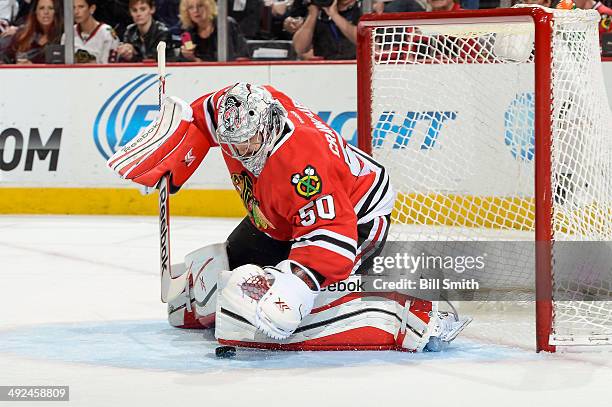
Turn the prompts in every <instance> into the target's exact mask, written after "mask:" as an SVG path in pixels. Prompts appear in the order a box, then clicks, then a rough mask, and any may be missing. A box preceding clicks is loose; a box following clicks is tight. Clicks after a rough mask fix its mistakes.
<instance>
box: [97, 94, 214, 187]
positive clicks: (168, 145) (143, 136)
mask: <svg viewBox="0 0 612 407" xmlns="http://www.w3.org/2000/svg"><path fill="white" fill-rule="evenodd" d="M192 121H193V111H192V109H191V106H189V104H187V103H186V102H184V101H183V100H181V99H179V98H177V97H166V98H165V99H164V102H163V105H162V107H161V109H160V112H159V114H158V117H157V119H156V120H155V121H154V122H153V123H151V124H150V125H149V126H147V127H146V128H145V129H144V130H143V131H142V132H140V133H139V134H138V136H137V137H136V138H134V139H133V140H132V141H131V142H129V143H128V144H126V145H125V146H123V147H122V148H121V149H120V150H119V151H117V152H116V153H115V154H114V155H113V156H112V157H111V158H110V159H109V160H108V161H107V163H106V164H107V165H108V167H109V168H110V169H112V170H113V171H114V172H116V173H117V174H119V175H120V176H121V177H122V178H124V179H129V180H132V181H134V182H136V183H138V184H141V185H145V186H148V187H154V186H156V185H157V184H158V182H159V180H160V179H161V177H163V176H164V175H165V174H168V173H170V174H171V183H172V188H171V192H176V191H177V190H178V189H179V188H180V187H181V186H182V185H183V184H184V183H185V181H187V179H189V177H191V175H192V174H193V173H194V172H195V170H196V169H197V168H198V166H199V165H200V163H201V162H202V160H203V159H204V157H205V156H206V154H207V153H208V150H209V149H210V143H209V142H208V141H207V140H206V138H205V137H203V136H202V133H201V132H200V131H199V130H198V129H197V128H196V127H195V126H192V125H191V122H192Z"/></svg>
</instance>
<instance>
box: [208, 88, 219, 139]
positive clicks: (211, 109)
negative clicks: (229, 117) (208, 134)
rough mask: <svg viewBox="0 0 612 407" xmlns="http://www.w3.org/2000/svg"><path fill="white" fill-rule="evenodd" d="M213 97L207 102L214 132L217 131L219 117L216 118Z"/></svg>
mask: <svg viewBox="0 0 612 407" xmlns="http://www.w3.org/2000/svg"><path fill="white" fill-rule="evenodd" d="M212 99H213V97H212V95H211V96H209V97H208V100H207V101H206V111H207V112H208V116H210V122H211V123H212V125H213V130H214V131H217V117H216V116H215V108H214V107H213V104H212Z"/></svg>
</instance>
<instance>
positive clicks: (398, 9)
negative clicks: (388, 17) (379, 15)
mask: <svg viewBox="0 0 612 407" xmlns="http://www.w3.org/2000/svg"><path fill="white" fill-rule="evenodd" d="M374 8H375V10H376V9H379V8H382V12H383V13H403V12H412V11H425V7H424V6H423V5H422V4H421V3H419V2H418V1H417V0H392V1H386V2H385V1H383V2H376V3H374ZM376 11H378V10H376Z"/></svg>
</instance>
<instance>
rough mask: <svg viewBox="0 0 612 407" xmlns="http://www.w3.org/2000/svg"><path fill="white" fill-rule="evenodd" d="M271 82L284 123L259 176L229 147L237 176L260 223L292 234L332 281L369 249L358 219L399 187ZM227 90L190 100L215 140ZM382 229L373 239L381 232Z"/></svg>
mask: <svg viewBox="0 0 612 407" xmlns="http://www.w3.org/2000/svg"><path fill="white" fill-rule="evenodd" d="M265 88H266V89H267V90H268V91H269V92H270V93H271V94H272V96H273V97H274V98H275V99H277V100H278V101H280V102H281V104H282V105H283V107H284V108H285V110H286V111H287V122H286V125H285V128H284V131H283V133H282V135H281V136H280V137H279V138H278V139H277V140H276V143H275V145H274V147H273V149H272V152H271V154H270V156H269V157H268V159H267V161H266V163H265V166H264V167H263V170H262V171H261V173H260V174H259V176H258V177H255V176H254V175H253V174H252V173H250V172H249V171H248V170H247V169H246V168H245V167H244V166H243V165H242V163H241V162H240V161H239V160H237V159H234V158H231V157H229V156H227V155H225V154H224V155H223V156H224V159H225V162H226V164H227V168H228V169H229V172H230V177H231V180H232V183H233V185H234V187H235V188H236V190H237V192H238V193H239V194H240V197H241V198H242V201H243V203H244V206H245V208H246V210H247V212H248V215H249V217H250V219H251V221H252V223H253V224H254V225H255V226H256V227H257V228H258V229H259V230H261V231H262V232H264V233H266V234H268V235H269V236H270V237H272V238H274V239H277V240H282V241H292V242H293V244H292V246H291V251H290V253H289V259H291V260H295V261H298V262H299V263H301V264H303V265H304V266H306V267H309V268H311V269H313V270H316V271H317V272H319V273H320V274H321V275H323V276H324V277H326V279H327V281H326V283H330V282H334V281H339V280H342V279H345V278H346V277H348V275H349V274H350V273H351V271H352V270H353V268H354V267H355V265H356V264H357V263H358V262H359V257H360V252H361V250H362V248H361V247H358V237H357V226H358V225H361V224H366V223H368V222H371V221H372V220H373V219H375V218H377V217H380V216H381V215H386V214H389V213H390V212H391V209H392V207H393V204H394V200H395V194H394V192H393V190H392V187H391V185H390V182H389V176H388V174H387V173H386V171H385V169H384V168H383V167H382V166H381V165H380V164H378V163H377V162H376V161H374V160H373V159H372V158H371V157H370V156H368V155H366V154H365V153H363V152H362V151H360V150H359V149H357V148H355V147H353V146H351V145H348V144H347V143H346V142H345V140H344V139H343V138H342V137H341V136H340V135H338V134H337V133H336V132H335V131H334V130H332V129H331V128H330V127H329V126H328V125H327V124H326V123H324V122H323V121H322V120H321V119H320V118H319V117H318V116H317V115H315V114H314V113H312V112H311V111H310V110H309V109H307V108H306V107H304V106H301V105H300V104H298V103H296V102H295V101H293V100H292V99H291V98H289V97H288V96H287V95H285V94H283V93H281V92H279V91H277V90H276V89H274V88H272V87H270V86H266V87H265ZM227 90H228V88H225V89H222V90H220V91H218V92H216V93H212V94H207V95H204V96H202V97H201V98H199V99H198V100H196V101H195V102H193V103H192V105H191V107H192V108H193V116H194V121H193V125H194V126H196V127H197V129H198V130H199V131H201V132H202V133H203V136H204V137H206V138H207V139H208V141H209V142H210V144H211V145H212V146H215V145H216V143H215V141H214V136H213V135H214V132H215V130H216V127H217V124H216V118H217V112H218V110H219V104H220V102H221V99H222V96H223V94H224V92H226V91H227ZM381 228H382V226H381ZM379 233H380V231H379ZM375 234H376V231H375V230H374V231H373V232H372V237H371V238H372V239H379V238H381V236H375ZM364 245H365V243H364Z"/></svg>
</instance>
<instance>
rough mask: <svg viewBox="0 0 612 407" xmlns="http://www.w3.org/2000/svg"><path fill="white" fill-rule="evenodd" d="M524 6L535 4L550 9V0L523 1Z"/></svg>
mask: <svg viewBox="0 0 612 407" xmlns="http://www.w3.org/2000/svg"><path fill="white" fill-rule="evenodd" d="M523 4H534V5H537V6H542V7H550V0H523Z"/></svg>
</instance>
